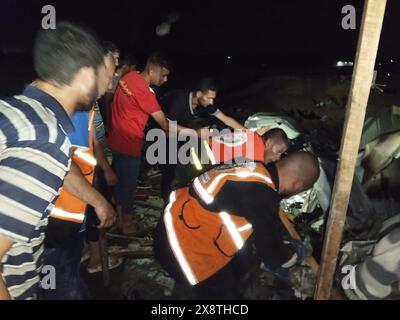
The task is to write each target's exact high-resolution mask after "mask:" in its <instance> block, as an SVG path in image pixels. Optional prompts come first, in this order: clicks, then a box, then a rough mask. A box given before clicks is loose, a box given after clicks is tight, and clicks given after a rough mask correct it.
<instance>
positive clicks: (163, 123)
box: [151, 111, 210, 137]
mask: <svg viewBox="0 0 400 320" xmlns="http://www.w3.org/2000/svg"><path fill="white" fill-rule="evenodd" d="M151 116H152V117H153V119H154V120H155V121H156V122H157V123H158V124H159V126H160V127H161V129H163V130H164V131H166V132H167V134H168V135H174V134H175V135H176V134H178V133H181V134H183V135H187V136H195V137H198V136H200V135H201V134H202V135H203V136H202V137H207V136H208V135H209V134H210V133H209V131H208V135H207V132H205V130H206V128H200V129H197V130H194V129H191V128H187V127H183V126H181V125H179V124H177V123H176V122H173V121H169V120H168V119H167V117H166V116H165V114H164V112H162V111H157V112H154V113H152V114H151Z"/></svg>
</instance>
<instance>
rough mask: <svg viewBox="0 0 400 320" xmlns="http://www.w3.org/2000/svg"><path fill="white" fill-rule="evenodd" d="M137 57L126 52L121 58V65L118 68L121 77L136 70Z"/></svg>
mask: <svg viewBox="0 0 400 320" xmlns="http://www.w3.org/2000/svg"><path fill="white" fill-rule="evenodd" d="M136 65H137V62H136V58H135V57H134V56H132V55H130V54H124V55H123V56H122V58H120V60H119V66H118V68H117V73H118V75H119V76H120V77H123V76H124V75H125V74H127V73H128V72H130V71H134V70H136Z"/></svg>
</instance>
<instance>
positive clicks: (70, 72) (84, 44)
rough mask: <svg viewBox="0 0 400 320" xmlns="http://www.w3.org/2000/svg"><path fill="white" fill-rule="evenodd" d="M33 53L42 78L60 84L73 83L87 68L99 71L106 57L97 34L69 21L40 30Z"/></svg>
mask: <svg viewBox="0 0 400 320" xmlns="http://www.w3.org/2000/svg"><path fill="white" fill-rule="evenodd" d="M33 55H34V67H35V71H36V74H37V75H38V77H39V78H40V79H41V80H43V81H54V82H56V83H58V84H60V85H68V84H70V83H71V81H72V79H73V78H74V76H75V74H76V73H77V72H78V71H79V70H80V69H81V68H83V67H93V68H94V69H95V71H97V67H98V66H99V65H100V64H101V63H103V57H104V55H103V50H102V46H101V45H100V43H99V41H98V40H97V38H96V36H95V35H94V34H93V33H91V32H90V31H88V30H86V29H84V28H82V27H78V26H77V25H74V24H71V23H69V22H60V23H58V24H57V28H56V29H49V30H41V31H39V33H38V35H37V37H36V40H35V45H34V52H33Z"/></svg>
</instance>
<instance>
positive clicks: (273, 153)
mask: <svg viewBox="0 0 400 320" xmlns="http://www.w3.org/2000/svg"><path fill="white" fill-rule="evenodd" d="M287 149H288V146H287V144H285V143H276V142H274V141H273V140H272V139H268V141H267V142H266V143H265V157H264V162H265V163H269V162H275V161H278V160H279V159H280V158H281V157H282V155H283V154H284V153H285V152H286V151H287Z"/></svg>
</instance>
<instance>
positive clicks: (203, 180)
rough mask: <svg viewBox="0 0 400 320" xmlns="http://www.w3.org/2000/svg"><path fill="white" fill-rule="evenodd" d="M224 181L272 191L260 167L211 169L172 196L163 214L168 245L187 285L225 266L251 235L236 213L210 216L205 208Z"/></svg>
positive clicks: (244, 220) (269, 182) (221, 212)
mask: <svg viewBox="0 0 400 320" xmlns="http://www.w3.org/2000/svg"><path fill="white" fill-rule="evenodd" d="M228 181H243V182H247V181H251V182H260V183H264V184H266V185H267V186H268V187H270V188H273V189H275V185H274V183H273V181H272V179H271V176H270V173H269V172H268V171H267V169H266V168H265V167H264V166H263V165H262V164H260V163H254V162H252V163H246V164H244V165H242V166H240V167H239V166H237V167H233V168H230V169H224V170H215V169H214V170H211V171H208V172H206V173H204V174H202V175H201V176H200V177H198V178H196V179H194V181H193V184H192V185H191V186H190V187H185V188H181V189H178V190H176V191H174V192H172V193H171V196H170V201H169V203H168V205H167V206H166V208H165V210H164V225H165V228H166V231H167V238H168V241H169V244H170V246H171V249H172V252H173V253H174V256H175V258H176V260H177V262H178V264H179V266H180V268H181V270H182V271H183V273H184V275H185V276H186V278H187V280H188V282H189V283H190V284H191V285H195V284H197V283H199V282H201V281H203V280H205V279H207V278H209V277H210V276H212V275H213V274H215V273H216V272H217V271H218V270H220V269H221V268H223V267H224V266H225V265H226V264H227V263H229V261H230V260H231V259H232V258H233V256H234V255H235V254H236V253H237V252H238V251H239V250H240V249H241V248H242V247H243V246H244V244H245V243H246V241H247V239H248V238H249V237H250V236H251V234H252V232H253V228H252V225H251V224H250V223H249V222H248V221H247V220H246V219H245V218H244V217H241V216H240V212H227V211H220V212H213V211H211V210H210V209H209V208H208V205H209V204H211V203H212V202H213V201H214V199H215V198H216V197H217V195H218V193H219V191H220V190H221V188H222V187H223V186H224V184H225V183H227V182H228ZM190 188H193V190H194V191H195V195H192V194H191V192H190V191H189V189H190Z"/></svg>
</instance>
